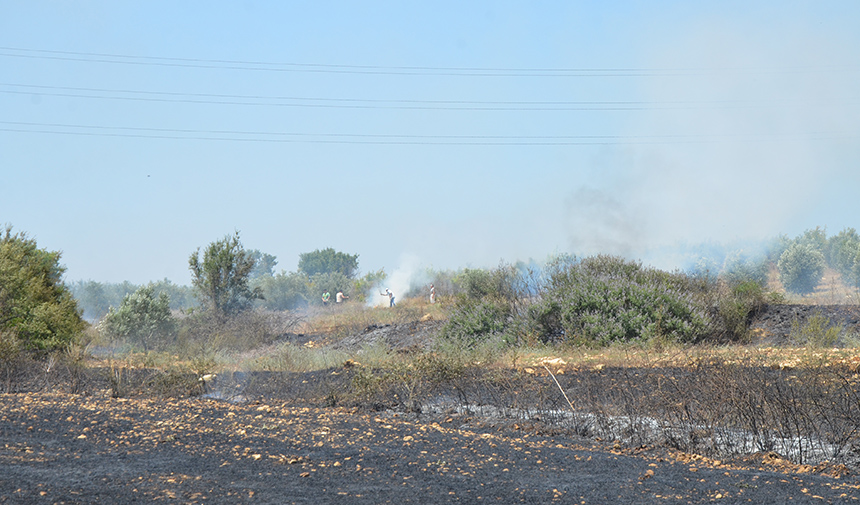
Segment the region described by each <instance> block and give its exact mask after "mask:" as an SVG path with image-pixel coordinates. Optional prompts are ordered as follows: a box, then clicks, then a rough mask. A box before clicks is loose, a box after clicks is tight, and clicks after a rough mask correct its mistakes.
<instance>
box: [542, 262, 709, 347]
mask: <svg viewBox="0 0 860 505" xmlns="http://www.w3.org/2000/svg"><path fill="white" fill-rule="evenodd" d="M528 316H529V317H530V318H531V320H530V321H529V323H530V324H529V327H531V328H533V329H537V330H538V331H539V332H540V334H539V337H540V338H541V340H544V341H552V340H556V339H558V338H559V337H560V338H561V339H562V340H563V341H566V342H571V343H588V344H598V345H606V344H609V343H612V342H620V341H631V340H648V339H650V338H654V337H659V338H663V339H667V338H668V339H670V340H676V341H681V342H689V341H694V340H698V339H700V338H703V337H704V336H705V334H706V331H707V329H708V328H709V323H710V318H709V317H708V315H707V311H706V310H705V308H704V303H703V301H702V296H701V287H700V286H699V285H698V284H697V281H695V280H694V279H692V278H690V277H687V276H686V275H684V274H681V273H668V272H663V271H660V270H656V269H652V268H645V267H642V265H641V264H640V263H638V262H632V261H627V260H624V259H622V258H618V257H613V256H605V255H600V256H595V257H591V258H586V259H584V260H582V261H581V262H570V261H566V262H564V263H561V264H556V265H551V267H550V268H549V272H548V280H547V286H546V289H545V291H544V292H543V293H542V296H541V298H540V301H538V302H537V303H536V305H534V306H532V307H530V308H529V311H528Z"/></svg>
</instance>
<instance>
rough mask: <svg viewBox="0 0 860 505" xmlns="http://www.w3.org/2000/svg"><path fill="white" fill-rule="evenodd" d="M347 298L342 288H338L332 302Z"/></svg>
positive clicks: (339, 301)
mask: <svg viewBox="0 0 860 505" xmlns="http://www.w3.org/2000/svg"><path fill="white" fill-rule="evenodd" d="M347 298H349V297H348V296H346V295H345V294H343V290H338V291H337V294H336V295H334V302H335V303H343V301H344V300H346V299H347Z"/></svg>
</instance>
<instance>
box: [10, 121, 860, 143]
mask: <svg viewBox="0 0 860 505" xmlns="http://www.w3.org/2000/svg"><path fill="white" fill-rule="evenodd" d="M0 124H4V125H10V126H14V128H12V127H9V128H0V131H6V132H14V133H41V134H56V135H79V136H95V137H127V138H149V139H171V140H214V141H231V142H274V143H311V144H369V145H464V146H465V145H476V146H480V145H490V146H492V145H496V146H529V145H531V146H563V145H570V146H577V145H580V146H586V145H619V144H620V145H643V144H708V143H717V142H727V141H742V142H763V141H768V142H773V141H796V140H797V139H799V138H801V139H809V140H828V139H840V138H857V135H844V134H834V133H829V132H811V133H795V134H717V135H693V134H684V135H405V134H369V133H325V132H323V133H311V132H265V131H242V130H201V129H176V128H144V127H130V126H99V125H77V124H68V123H32V122H22V121H0ZM46 128H52V130H46ZM69 129H72V130H71V131H70V130H69ZM87 130H90V131H87Z"/></svg>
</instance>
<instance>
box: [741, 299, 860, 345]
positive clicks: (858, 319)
mask: <svg viewBox="0 0 860 505" xmlns="http://www.w3.org/2000/svg"><path fill="white" fill-rule="evenodd" d="M819 315H820V316H823V317H825V318H827V319H828V320H829V322H830V325H831V326H842V327H843V328H844V329H845V331H846V332H847V333H860V307H858V306H856V305H790V304H782V305H768V306H766V307H765V308H764V310H762V311H761V312H759V313H758V314H757V315H755V316H754V317H753V320H752V323H751V324H750V329H751V330H752V332H753V334H754V335H759V338H758V339H757V340H756V341H757V343H760V344H766V345H785V344H788V343H789V342H790V338H789V336H790V334H791V327H792V325H793V324H799V325H801V326H802V325H804V324H806V323H807V322H808V321H809V320H810V318H812V317H814V316H819Z"/></svg>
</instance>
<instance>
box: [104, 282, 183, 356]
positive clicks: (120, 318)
mask: <svg viewBox="0 0 860 505" xmlns="http://www.w3.org/2000/svg"><path fill="white" fill-rule="evenodd" d="M101 327H102V329H103V331H104V332H105V333H106V334H107V335H108V337H110V338H112V339H122V340H126V341H127V342H129V343H130V344H133V345H139V346H141V347H143V350H144V351H149V350H150V349H152V348H154V347H158V346H159V345H160V344H161V345H163V344H165V343H167V342H169V341H170V340H172V338H173V337H174V335H175V333H176V321H175V320H174V319H173V316H172V315H171V314H170V298H169V297H168V296H167V294H166V293H164V292H162V293H161V294H159V295H158V296H157V297H155V296H154V288H153V286H151V285H150V286H144V287H142V288H139V289H138V290H137V291H135V292H134V293H132V294H130V295H126V296H125V297H124V298H123V300H122V304H120V306H119V308H118V309H114V308H113V307H111V308H110V310H109V311H108V313H107V315H106V316H105V318H104V320H103V321H102V324H101Z"/></svg>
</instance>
